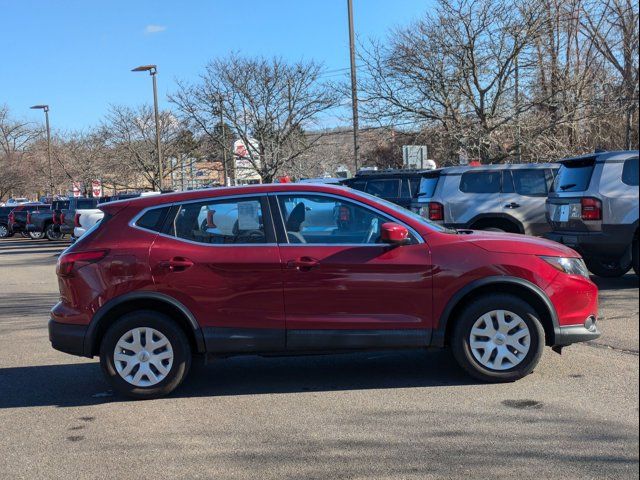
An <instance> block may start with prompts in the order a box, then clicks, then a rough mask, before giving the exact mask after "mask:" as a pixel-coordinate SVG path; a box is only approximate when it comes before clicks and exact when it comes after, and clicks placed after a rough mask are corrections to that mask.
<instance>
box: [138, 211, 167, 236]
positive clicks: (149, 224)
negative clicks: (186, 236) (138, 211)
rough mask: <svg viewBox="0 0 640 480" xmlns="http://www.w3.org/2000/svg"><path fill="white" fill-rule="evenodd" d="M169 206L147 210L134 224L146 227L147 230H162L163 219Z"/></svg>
mask: <svg viewBox="0 0 640 480" xmlns="http://www.w3.org/2000/svg"><path fill="white" fill-rule="evenodd" d="M170 208H171V207H163V208H154V209H153V210H149V211H147V212H146V213H145V214H144V215H142V217H140V219H139V220H138V221H137V222H136V225H137V226H138V227H141V228H146V229H147V230H153V231H154V232H159V231H160V230H162V226H163V224H164V219H165V218H166V216H167V213H168V212H169V209H170Z"/></svg>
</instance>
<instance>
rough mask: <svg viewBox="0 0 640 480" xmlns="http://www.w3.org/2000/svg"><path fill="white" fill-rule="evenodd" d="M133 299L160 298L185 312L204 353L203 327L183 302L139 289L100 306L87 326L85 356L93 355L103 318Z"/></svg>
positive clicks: (199, 348) (198, 349)
mask: <svg viewBox="0 0 640 480" xmlns="http://www.w3.org/2000/svg"><path fill="white" fill-rule="evenodd" d="M132 300H158V301H161V302H164V303H167V304H169V305H171V306H173V307H175V308H177V309H178V310H179V311H180V312H181V313H183V314H184V316H185V318H186V319H187V321H188V322H189V325H190V326H191V328H192V329H193V334H194V338H195V341H196V349H197V353H204V352H205V351H206V350H205V342H204V336H203V333H202V328H201V327H200V325H199V324H198V322H197V320H196V318H195V317H194V315H193V314H192V313H191V311H190V310H189V309H188V308H187V307H185V306H184V305H183V304H182V303H181V302H179V301H178V300H176V299H175V298H173V297H171V296H169V295H166V294H164V293H160V292H153V291H138V292H130V293H125V294H124V295H120V296H119V297H116V298H114V299H112V300H109V301H108V302H107V303H105V304H104V305H103V306H102V307H100V308H99V309H98V311H97V312H96V313H95V314H94V315H93V318H92V319H91V323H89V326H88V328H87V333H86V335H85V337H84V349H83V350H84V354H85V356H87V357H92V356H93V350H94V348H93V347H94V345H95V340H96V335H97V334H98V328H99V326H100V323H101V322H102V320H103V319H104V318H105V317H106V316H107V315H108V314H109V313H110V312H111V311H112V310H113V309H114V308H115V307H117V306H118V305H122V304H123V303H126V302H129V301H132Z"/></svg>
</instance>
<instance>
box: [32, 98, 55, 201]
mask: <svg viewBox="0 0 640 480" xmlns="http://www.w3.org/2000/svg"><path fill="white" fill-rule="evenodd" d="M31 108H32V109H34V110H44V121H45V124H46V126H47V161H48V162H49V194H50V195H51V198H53V188H54V187H53V170H52V169H51V129H50V128H49V105H34V106H33V107H31Z"/></svg>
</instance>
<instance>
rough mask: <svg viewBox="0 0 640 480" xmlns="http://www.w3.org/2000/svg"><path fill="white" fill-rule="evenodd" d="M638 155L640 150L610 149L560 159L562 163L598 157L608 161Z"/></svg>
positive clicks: (600, 159) (598, 159)
mask: <svg viewBox="0 0 640 480" xmlns="http://www.w3.org/2000/svg"><path fill="white" fill-rule="evenodd" d="M631 156H638V150H610V151H602V152H592V153H586V154H584V155H578V156H576V157H567V158H563V159H562V160H559V162H560V163H566V162H579V161H581V160H591V159H597V161H598V162H608V161H615V160H621V159H624V158H626V157H631Z"/></svg>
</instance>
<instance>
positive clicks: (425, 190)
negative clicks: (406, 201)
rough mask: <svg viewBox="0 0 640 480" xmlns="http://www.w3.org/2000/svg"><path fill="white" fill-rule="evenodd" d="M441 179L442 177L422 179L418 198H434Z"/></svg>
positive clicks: (431, 176)
mask: <svg viewBox="0 0 640 480" xmlns="http://www.w3.org/2000/svg"><path fill="white" fill-rule="evenodd" d="M439 179H440V175H437V176H433V175H430V176H428V177H422V179H420V190H418V197H433V194H434V193H435V192H436V186H437V185H438V180H439Z"/></svg>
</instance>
